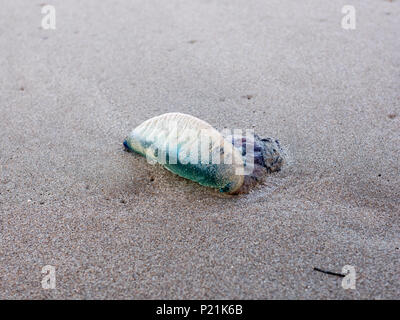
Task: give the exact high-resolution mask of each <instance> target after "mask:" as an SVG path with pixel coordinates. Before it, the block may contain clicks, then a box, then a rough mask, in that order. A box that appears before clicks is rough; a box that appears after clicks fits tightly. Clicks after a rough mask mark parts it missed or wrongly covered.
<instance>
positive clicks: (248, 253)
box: [0, 0, 400, 299]
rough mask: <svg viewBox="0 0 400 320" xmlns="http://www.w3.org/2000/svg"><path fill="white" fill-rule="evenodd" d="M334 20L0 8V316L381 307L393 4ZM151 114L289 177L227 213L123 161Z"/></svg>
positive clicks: (391, 212)
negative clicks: (232, 139) (202, 125)
mask: <svg viewBox="0 0 400 320" xmlns="http://www.w3.org/2000/svg"><path fill="white" fill-rule="evenodd" d="M351 2H352V3H351V4H352V5H353V6H354V7H355V9H356V18H357V20H356V29H355V30H344V29H342V27H341V19H342V17H343V16H344V14H342V12H341V9H342V7H343V5H346V4H349V3H347V2H346V1H323V2H318V1H296V2H295V1H288V0H279V1H278V0H271V1H251V2H250V1H231V0H229V1H228V0H225V1H176V0H173V1H150V0H143V1H132V2H130V1H122V0H118V1H116V0H114V1H95V0H90V1H85V2H82V1H77V0H74V1H58V0H54V1H52V3H51V4H52V5H53V6H54V7H55V9H56V29H55V30H43V29H42V28H41V19H42V18H43V17H44V15H43V14H42V13H41V6H43V5H44V3H42V2H40V1H28V0H26V1H20V0H15V1H7V2H6V3H3V5H2V10H1V11H0V59H1V60H0V61H1V64H0V142H1V149H0V170H1V171H0V233H1V238H0V276H1V278H0V298H3V299H4V298H5V299H62V298H66V299H105V298H107V299H154V298H160V299H279V298H284V299H386V298H395V299H399V298H400V281H399V280H400V279H399V270H400V268H399V267H400V261H399V257H400V250H399V247H400V241H399V235H400V217H399V213H400V172H399V171H400V170H399V169H400V41H399V39H400V19H399V15H400V1H384V0H368V1H366V0H362V1H361V0H353V1H351ZM166 112H183V113H188V114H191V115H193V116H196V117H198V118H200V119H203V120H205V121H207V122H209V123H210V124H211V125H213V126H214V127H215V128H217V129H223V128H225V127H226V128H230V129H254V130H255V132H256V133H257V134H258V135H260V136H273V137H276V138H278V139H279V140H280V142H281V144H282V145H283V146H284V147H285V149H286V150H287V152H288V154H289V160H290V161H289V163H288V164H287V165H286V167H285V168H284V170H283V171H282V172H279V173H276V174H272V175H270V176H268V178H267V181H266V183H265V184H264V185H261V186H259V187H257V188H255V189H254V190H253V192H251V193H250V194H247V195H240V196H228V195H224V194H220V193H218V192H217V191H214V190H212V189H208V188H205V187H202V186H200V185H197V184H195V183H193V182H191V181H188V180H185V179H183V178H180V177H177V176H175V175H173V174H171V173H170V172H168V171H166V170H165V169H163V168H161V167H160V166H154V165H150V164H148V163H147V162H146V159H145V158H142V157H140V156H138V155H134V154H131V153H127V152H124V150H123V147H122V142H123V139H124V138H125V136H126V135H127V134H128V133H129V132H130V131H131V130H132V129H133V128H134V127H136V126H137V125H139V124H140V123H141V122H143V121H144V120H146V119H148V118H151V117H154V116H157V115H160V114H163V113H166ZM45 265H52V266H55V268H56V289H54V290H51V289H50V290H44V289H42V286H41V281H42V278H43V275H42V274H41V270H42V267H43V266H45ZM345 265H351V266H354V268H355V271H356V277H357V278H356V289H354V290H352V289H348V290H345V289H344V288H343V287H342V285H341V283H342V279H343V278H341V277H337V276H332V275H328V274H324V273H321V272H318V271H315V270H313V268H320V269H323V270H327V271H332V272H337V273H341V272H342V268H343V267H344V266H345Z"/></svg>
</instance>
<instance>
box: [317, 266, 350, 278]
mask: <svg viewBox="0 0 400 320" xmlns="http://www.w3.org/2000/svg"><path fill="white" fill-rule="evenodd" d="M314 270H315V271H319V272H322V273H326V274H330V275H332V276H338V277H342V278H343V277H345V276H346V275H344V274H341V273H336V272H332V271H325V270H322V269H319V268H315V267H314Z"/></svg>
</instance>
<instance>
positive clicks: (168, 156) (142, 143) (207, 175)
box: [124, 113, 284, 194]
mask: <svg viewBox="0 0 400 320" xmlns="http://www.w3.org/2000/svg"><path fill="white" fill-rule="evenodd" d="M124 146H125V148H126V149H127V150H128V151H134V152H137V153H139V154H141V155H143V156H145V157H146V158H147V160H148V161H149V162H151V163H159V164H161V165H162V166H164V167H165V168H166V169H168V170H169V171H171V172H173V173H175V174H177V175H179V176H181V177H184V178H187V179H190V180H193V181H196V182H198V183H200V184H201V185H204V186H207V187H211V188H216V189H218V190H220V191H221V192H227V193H230V194H237V193H246V192H248V191H249V189H250V188H251V187H252V186H253V185H255V184H256V183H259V182H260V181H262V180H263V178H264V177H265V175H266V173H270V172H275V171H279V170H280V169H281V167H282V165H283V163H284V155H283V151H282V148H281V146H280V145H279V142H278V140H275V139H272V138H266V139H261V138H259V137H258V136H257V135H255V134H254V133H253V132H252V131H251V130H246V132H245V134H243V133H242V132H241V130H234V132H233V133H232V132H230V131H229V130H224V131H223V132H219V131H218V130H216V129H214V128H213V127H212V126H211V125H210V124H208V123H207V122H205V121H203V120H200V119H198V118H196V117H193V116H190V115H187V114H183V113H166V114H163V115H160V116H157V117H154V118H151V119H149V120H147V121H145V122H143V123H142V124H141V125H139V126H138V127H136V128H135V129H134V130H133V131H132V132H131V133H130V134H129V136H128V137H127V138H126V139H125V141H124Z"/></svg>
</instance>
